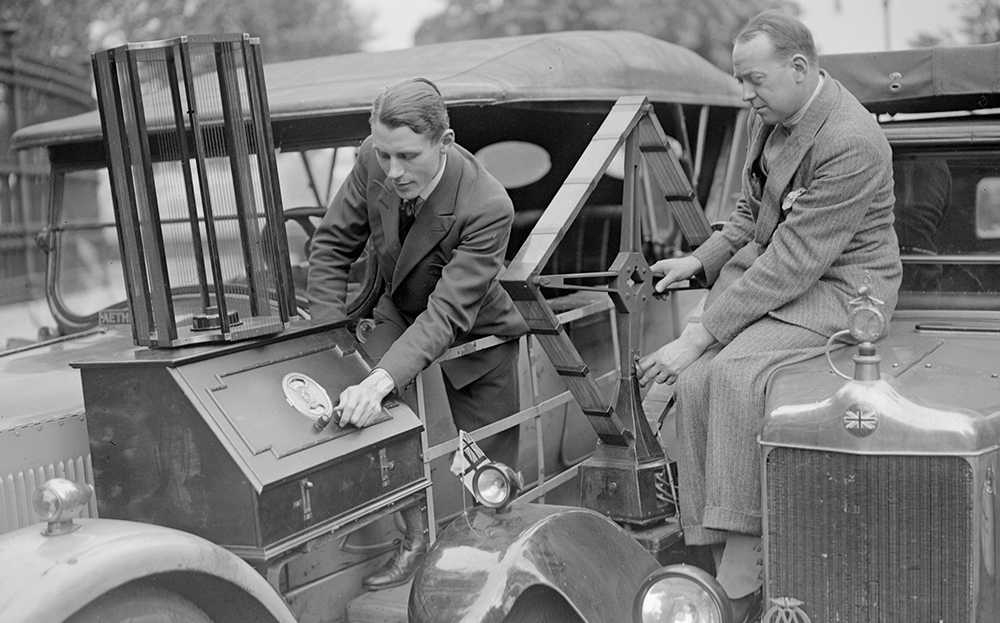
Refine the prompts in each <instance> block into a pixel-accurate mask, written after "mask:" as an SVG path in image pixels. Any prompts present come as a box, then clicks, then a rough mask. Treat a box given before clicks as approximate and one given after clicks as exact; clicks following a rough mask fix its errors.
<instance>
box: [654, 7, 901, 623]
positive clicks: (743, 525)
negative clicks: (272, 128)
mask: <svg viewBox="0 0 1000 623" xmlns="http://www.w3.org/2000/svg"><path fill="white" fill-rule="evenodd" d="M733 72H734V75H735V76H736V79H737V80H738V81H739V82H740V84H741V85H742V89H743V99H744V100H745V101H747V102H749V103H750V104H751V105H752V106H753V110H754V112H753V113H752V114H751V119H750V122H749V127H748V131H749V146H748V151H747V161H746V166H745V168H744V171H743V188H742V191H743V192H742V197H741V198H740V200H739V201H738V202H737V206H736V210H735V211H734V213H733V214H732V216H731V217H730V218H729V220H728V222H727V223H726V224H725V227H724V228H723V229H722V230H721V231H718V232H716V233H714V234H713V235H712V237H711V238H709V239H708V240H707V241H706V242H705V243H704V244H702V245H701V246H700V247H698V248H697V249H696V250H695V251H694V252H693V253H692V254H691V255H690V256H687V257H683V258H674V259H668V260H662V261H660V262H657V263H656V264H655V265H654V266H653V271H654V273H655V274H657V275H663V278H662V279H661V280H660V281H658V283H657V284H656V288H657V289H658V290H663V289H664V288H665V287H666V286H667V285H668V284H670V283H672V282H675V281H679V280H683V279H689V278H695V279H697V280H699V281H701V282H703V283H704V284H706V285H708V284H710V285H711V290H710V292H709V294H708V297H707V299H706V303H705V310H704V313H703V315H702V317H701V322H700V323H692V324H689V325H688V326H687V328H685V330H684V331H683V332H682V334H681V336H680V337H679V338H678V339H676V340H674V341H673V342H670V343H668V344H666V345H665V346H663V347H662V348H660V349H659V350H658V351H656V352H654V353H652V354H650V355H647V356H646V357H643V358H642V359H640V361H639V362H638V366H637V373H638V374H639V376H640V382H641V383H642V384H643V385H645V384H647V383H649V382H651V381H655V382H658V383H673V382H674V381H676V382H677V388H676V396H677V403H676V409H677V411H676V415H677V438H678V447H679V450H678V452H679V456H678V457H677V459H678V467H679V469H680V490H681V504H680V506H681V523H682V526H683V528H684V536H685V540H686V541H687V543H688V544H690V545H715V546H716V547H715V548H714V549H715V550H716V551H717V552H719V553H720V554H721V561H720V564H719V566H718V576H719V581H720V583H721V584H722V586H723V588H725V589H726V591H727V593H729V597H730V598H731V599H733V600H739V599H740V598H744V599H743V600H742V601H743V602H749V601H750V598H751V597H754V595H755V593H757V591H758V589H759V587H760V585H761V576H762V574H761V572H762V567H761V566H759V565H760V562H759V561H760V560H761V558H762V557H761V555H760V534H761V491H760V454H759V448H758V446H757V443H756V437H757V435H758V433H759V429H760V426H761V423H762V420H763V416H764V404H765V403H764V390H765V387H766V384H767V380H768V377H769V376H770V374H771V373H772V372H773V371H774V370H775V369H776V368H777V367H779V366H781V365H784V364H788V363H793V362H796V361H802V360H805V359H808V358H811V357H814V356H816V355H818V354H821V353H822V351H823V347H824V345H825V344H826V341H827V339H828V337H829V336H830V335H832V334H833V333H834V332H836V331H839V330H841V329H844V328H846V327H847V326H848V301H850V300H851V299H853V298H855V297H856V296H857V294H858V288H859V287H861V286H862V285H863V284H867V285H869V287H870V289H871V294H872V296H874V297H876V298H878V299H880V300H882V301H884V302H885V307H884V311H885V313H886V315H887V317H888V315H890V314H891V313H892V310H893V308H894V307H895V304H896V296H897V290H898V288H899V283H900V279H901V275H902V267H901V265H900V261H899V248H898V244H897V241H896V234H895V232H894V231H893V226H892V224H893V202H894V199H893V179H892V153H891V151H890V148H889V144H888V142H887V141H886V139H885V137H884V136H883V134H882V132H881V130H880V129H879V127H878V125H877V123H876V122H875V120H874V119H873V117H872V115H871V114H869V113H868V112H867V111H866V110H865V109H864V107H863V106H862V105H861V104H860V103H858V101H857V100H856V99H855V98H854V97H853V96H852V95H851V94H850V93H849V92H848V91H847V90H846V89H845V88H844V87H843V86H842V85H841V84H840V83H839V82H837V81H836V80H834V79H833V78H832V77H831V76H830V75H829V74H827V73H826V72H824V71H823V70H821V69H820V68H819V65H818V59H817V54H816V48H815V44H814V43H813V38H812V34H811V33H810V32H809V30H808V28H806V26H805V25H804V24H802V22H800V21H799V20H797V19H795V18H794V17H790V16H788V15H785V14H783V13H780V12H777V11H767V12H764V13H761V14H760V15H758V16H757V17H755V18H753V19H752V20H750V22H748V23H747V25H746V26H745V27H744V28H743V30H742V31H741V32H740V34H739V35H738V36H737V38H736V42H735V45H734V48H733ZM723 544H725V547H724V548H723V547H722V545H723ZM734 609H735V606H734ZM734 620H735V621H740V620H742V619H741V618H736V619H734Z"/></svg>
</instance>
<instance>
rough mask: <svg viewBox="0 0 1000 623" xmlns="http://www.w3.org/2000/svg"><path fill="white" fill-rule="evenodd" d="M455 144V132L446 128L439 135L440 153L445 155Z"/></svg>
mask: <svg viewBox="0 0 1000 623" xmlns="http://www.w3.org/2000/svg"><path fill="white" fill-rule="evenodd" d="M454 144H455V131H454V130H452V129H451V128H448V129H447V130H445V131H444V134H442V135H441V153H442V154H443V153H446V152H447V151H448V150H449V149H451V146H452V145H454Z"/></svg>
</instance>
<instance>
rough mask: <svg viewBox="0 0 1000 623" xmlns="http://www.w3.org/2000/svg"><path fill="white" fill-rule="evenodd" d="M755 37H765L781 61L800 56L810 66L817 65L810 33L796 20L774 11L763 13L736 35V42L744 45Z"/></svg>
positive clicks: (817, 58)
mask: <svg viewBox="0 0 1000 623" xmlns="http://www.w3.org/2000/svg"><path fill="white" fill-rule="evenodd" d="M757 35H767V37H768V39H770V40H771V45H772V46H773V47H774V53H775V56H777V57H778V58H779V59H781V60H783V61H785V60H788V59H790V58H792V57H793V56H795V55H796V54H801V55H803V56H805V57H806V60H808V61H809V64H810V65H813V66H814V67H816V66H818V65H819V55H818V54H817V53H816V43H815V42H814V41H813V36H812V32H810V30H809V28H808V27H807V26H806V25H805V24H803V23H802V22H801V21H799V20H798V18H795V17H792V16H791V15H789V14H787V13H783V12H781V11H779V10H776V9H772V10H769V11H764V12H762V13H760V14H758V15H757V16H756V17H754V18H753V19H751V20H750V21H749V22H747V23H746V26H744V27H743V29H742V30H740V33H739V34H738V35H736V41H737V42H739V43H746V42H747V41H749V40H751V39H753V38H754V37H756V36H757Z"/></svg>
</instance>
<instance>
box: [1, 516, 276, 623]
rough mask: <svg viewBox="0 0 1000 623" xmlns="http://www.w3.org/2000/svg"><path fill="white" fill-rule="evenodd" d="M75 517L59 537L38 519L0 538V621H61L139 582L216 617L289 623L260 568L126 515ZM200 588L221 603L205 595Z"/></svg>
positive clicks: (206, 543) (198, 539)
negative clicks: (70, 529) (73, 523)
mask: <svg viewBox="0 0 1000 623" xmlns="http://www.w3.org/2000/svg"><path fill="white" fill-rule="evenodd" d="M76 523H77V524H78V525H79V528H78V529H76V530H74V531H73V532H70V533H67V534H61V535H58V536H45V535H43V534H42V532H43V530H44V529H45V525H44V524H35V525H32V526H28V527H26V528H22V529H20V530H16V531H13V532H10V533H8V534H5V535H3V536H0V621H3V622H4V623H34V622H37V621H63V620H65V619H66V618H67V617H69V616H70V615H72V614H73V613H74V612H76V611H77V610H79V609H80V608H81V607H83V606H84V605H86V604H87V603H89V602H91V601H93V600H94V599H95V598H97V597H98V596H100V595H103V594H105V593H107V592H108V591H111V590H113V589H115V588H117V587H119V586H122V585H124V584H127V583H129V582H134V581H143V582H145V583H147V584H149V585H154V586H163V587H165V588H168V589H170V590H173V591H174V592H176V593H177V594H179V595H182V596H184V597H186V598H187V599H189V600H191V601H192V602H194V603H195V604H196V605H198V606H199V607H202V609H203V610H205V611H206V614H208V615H209V617H210V618H211V619H212V620H213V621H216V622H218V623H223V622H225V621H237V620H254V621H273V622H277V623H295V619H294V617H293V616H292V614H291V612H290V611H289V610H288V608H287V606H286V605H285V603H284V601H283V600H282V598H281V596H280V595H279V594H278V593H276V592H275V591H274V590H273V589H272V588H271V586H270V585H269V584H268V583H267V581H266V580H265V579H264V578H263V577H262V576H261V575H260V574H259V573H257V572H256V571H254V569H253V568H252V567H251V566H250V565H249V564H247V563H246V562H244V561H243V560H241V559H240V558H239V557H237V556H236V555H235V554H232V553H230V552H229V551H227V550H225V549H223V548H221V547H219V546H217V545H215V544H213V543H211V542H210V541H207V540H205V539H202V538H201V537H197V536H194V535H192V534H188V533H186V532H181V531H179V530H173V529H170V528H163V527H159V526H153V525H148V524H141V523H136V522H130V521H118V520H112V519H78V520H76ZM207 587H211V588H212V592H214V593H215V595H214V601H217V602H226V603H225V604H224V607H220V606H219V605H218V604H216V605H214V606H213V604H212V601H213V599H209V598H206V597H211V595H210V594H208V592H207ZM223 595H224V599H223V598H221V597H222V596H223ZM234 616H235V617H243V618H239V619H234V618H233V617H234ZM245 617H251V618H245Z"/></svg>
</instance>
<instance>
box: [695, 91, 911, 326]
mask: <svg viewBox="0 0 1000 623" xmlns="http://www.w3.org/2000/svg"><path fill="white" fill-rule="evenodd" d="M823 75H824V79H825V83H824V85H823V87H822V89H821V90H820V93H819V95H818V96H817V97H816V99H815V100H813V102H812V104H811V105H810V106H809V108H808V110H807V112H806V115H805V117H804V118H803V119H802V120H801V121H800V122H799V123H798V125H796V126H795V128H794V129H793V130H792V132H791V134H790V135H789V136H788V139H787V141H786V143H785V146H784V148H783V150H782V152H781V153H780V155H779V156H778V157H777V158H776V160H777V162H775V163H773V164H772V166H771V172H770V175H769V176H768V177H767V182H766V184H765V185H763V187H761V185H760V184H759V183H757V182H756V181H755V176H754V174H753V172H752V171H753V169H754V163H755V162H756V161H757V159H758V158H759V157H760V154H761V151H762V150H763V148H764V142H765V140H766V139H767V136H768V134H769V133H770V132H771V131H772V130H773V128H774V126H769V125H764V123H763V122H762V121H761V119H760V117H759V116H757V115H752V116H751V117H752V118H751V120H750V123H749V124H748V132H749V148H748V150H747V162H746V166H745V167H744V170H743V196H742V197H741V198H740V200H739V201H738V202H737V206H736V210H735V211H734V213H733V214H732V215H731V217H730V218H729V220H728V221H727V223H726V225H725V227H724V228H723V229H722V231H719V232H716V233H714V234H712V236H711V237H710V238H709V239H708V240H707V241H706V242H705V243H704V244H702V245H701V246H700V247H699V248H698V249H696V250H695V251H694V255H695V256H696V257H698V259H700V260H701V262H702V264H703V265H704V268H705V277H706V280H707V282H708V283H713V284H714V285H713V286H712V290H711V292H710V293H709V296H708V298H707V300H706V305H705V312H704V314H703V316H702V318H701V322H702V323H703V324H704V325H705V328H706V329H708V330H709V332H711V333H712V335H714V336H715V337H716V339H718V340H719V341H721V342H723V343H728V342H730V341H731V340H732V339H733V338H734V337H735V336H736V335H738V334H739V333H740V331H742V330H743V329H744V328H745V327H747V326H749V325H750V324H751V323H753V322H754V321H756V320H758V319H759V318H761V317H763V316H764V315H770V316H772V317H774V318H777V319H778V320H782V321H784V322H788V323H790V324H794V325H797V326H801V327H805V328H807V329H811V330H813V331H816V332H817V333H820V334H822V335H827V336H828V335H832V334H833V333H835V332H836V331H840V330H841V329H846V328H847V327H848V309H849V308H848V301H850V300H851V299H853V298H855V297H857V294H858V288H859V287H860V286H861V285H863V284H864V283H865V282H866V280H867V281H868V283H869V285H870V287H871V292H872V295H873V296H874V297H876V298H878V299H880V300H882V301H884V302H885V306H884V312H885V314H886V317H887V318H888V317H889V316H890V315H891V313H892V310H893V309H894V308H895V306H896V298H897V291H898V289H899V284H900V279H901V276H902V265H901V264H900V261H899V246H898V243H897V240H896V233H895V231H894V230H893V226H892V223H893V210H892V208H893V202H894V199H893V182H892V151H891V149H890V147H889V143H888V142H887V141H886V139H885V136H884V134H883V133H882V130H881V129H880V128H879V126H878V124H877V123H876V122H875V120H874V119H873V118H872V115H871V114H870V113H869V112H868V111H867V110H865V108H864V107H863V106H862V105H861V104H860V103H859V102H858V101H857V100H856V99H855V98H854V96H853V95H851V94H850V92H848V91H847V89H845V88H844V87H843V86H842V85H841V84H840V83H839V82H837V81H836V80H834V79H833V78H832V77H830V75H829V74H826V73H825V72H823Z"/></svg>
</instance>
